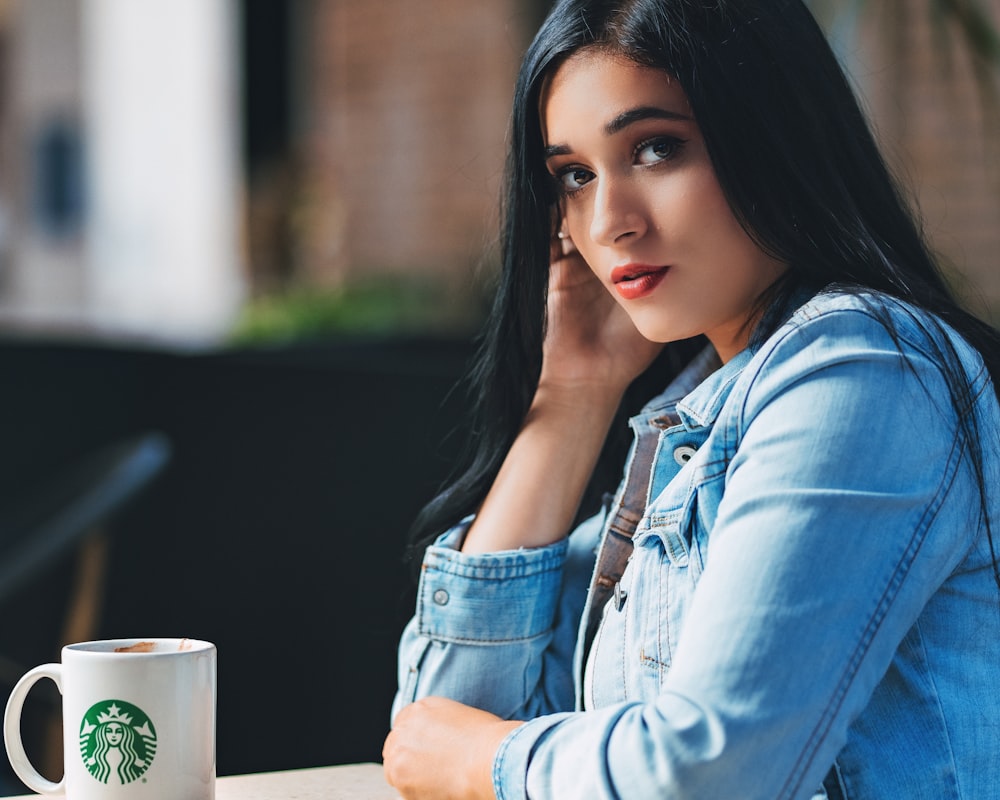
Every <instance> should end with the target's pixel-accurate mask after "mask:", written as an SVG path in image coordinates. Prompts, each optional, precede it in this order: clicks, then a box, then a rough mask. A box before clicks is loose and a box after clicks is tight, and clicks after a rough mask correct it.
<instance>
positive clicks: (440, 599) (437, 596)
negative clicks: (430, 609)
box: [432, 589, 448, 606]
mask: <svg viewBox="0 0 1000 800" xmlns="http://www.w3.org/2000/svg"><path fill="white" fill-rule="evenodd" d="M432 597H433V600H434V602H435V603H437V604H438V605H439V606H445V605H448V593H447V592H446V591H445V590H444V589H438V590H437V591H436V592H434V594H433V596H432Z"/></svg>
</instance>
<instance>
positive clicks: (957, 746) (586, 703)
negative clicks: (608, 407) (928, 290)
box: [394, 293, 1000, 800]
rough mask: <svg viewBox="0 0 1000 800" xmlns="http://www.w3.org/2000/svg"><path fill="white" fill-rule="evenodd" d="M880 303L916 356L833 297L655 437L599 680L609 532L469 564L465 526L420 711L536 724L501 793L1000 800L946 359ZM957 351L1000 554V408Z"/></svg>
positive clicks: (999, 610) (991, 625) (405, 683)
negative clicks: (603, 559)
mask: <svg viewBox="0 0 1000 800" xmlns="http://www.w3.org/2000/svg"><path fill="white" fill-rule="evenodd" d="M875 299H876V302H878V303H880V304H881V305H882V307H883V308H884V309H886V310H887V311H888V313H890V314H891V315H892V318H893V320H894V322H895V326H896V329H897V333H898V344H897V342H896V341H894V340H893V338H892V337H891V336H890V335H889V333H888V332H887V331H886V328H885V327H884V326H883V324H882V323H881V322H879V321H878V320H877V319H875V318H874V316H873V315H872V313H871V312H870V310H869V309H868V308H867V306H866V305H865V304H864V303H863V302H862V301H860V300H859V299H857V298H854V297H850V296H846V295H838V294H835V293H828V294H820V295H817V296H816V297H815V298H813V299H812V300H810V301H809V302H808V303H806V304H805V305H804V306H803V307H801V308H800V309H799V310H798V311H797V312H796V313H795V314H794V315H793V316H792V317H791V318H790V320H789V321H788V322H787V323H786V324H785V325H783V326H782V327H781V328H780V329H779V330H778V331H777V332H776V333H775V334H774V335H773V336H772V337H771V338H770V339H769V340H768V341H767V342H766V343H765V344H764V345H763V346H762V347H761V348H760V349H758V350H757V351H756V352H753V353H751V352H749V351H748V352H744V353H742V354H740V355H739V356H737V357H736V358H734V359H733V360H731V361H730V362H729V363H727V364H726V365H725V366H723V367H721V368H720V369H718V370H717V371H716V372H715V373H714V374H712V375H711V376H709V377H708V378H707V379H706V380H705V381H704V382H702V383H701V384H700V385H699V386H698V388H696V389H695V390H694V391H693V392H691V393H690V394H688V395H687V396H686V397H685V398H683V399H682V400H681V401H680V402H677V403H676V404H674V403H673V402H670V403H668V402H667V398H666V397H661V398H658V399H656V400H654V401H653V402H652V403H651V404H650V405H649V407H648V408H647V409H646V410H645V411H644V412H643V414H641V415H640V416H639V417H638V418H637V419H636V420H633V427H635V426H636V425H641V424H643V422H644V420H648V419H651V418H652V417H653V416H660V415H662V413H663V412H664V410H669V411H671V412H673V413H674V414H675V415H676V419H677V420H678V421H677V424H675V425H672V426H671V427H668V428H667V429H665V430H663V431H662V432H661V433H660V434H659V441H658V445H657V451H656V456H655V458H654V462H653V466H652V471H651V481H650V489H649V502H648V506H647V509H646V512H645V514H644V515H643V518H642V520H641V522H640V523H639V527H638V529H637V531H636V533H635V536H634V538H633V543H634V551H633V554H632V557H631V559H630V561H629V563H628V566H627V568H626V569H625V572H624V575H623V576H622V578H621V581H620V587H619V590H620V591H619V593H618V599H617V601H612V602H609V603H607V605H606V606H605V608H604V609H603V610H602V613H603V617H602V620H601V624H600V627H599V629H598V632H597V634H596V637H595V639H594V641H593V644H592V645H591V646H590V648H589V651H587V653H588V654H587V657H586V664H585V665H584V664H583V663H582V662H583V660H584V659H583V652H584V648H583V646H582V643H579V642H578V638H579V636H578V632H579V629H580V627H581V626H580V620H581V618H584V617H585V615H586V614H587V613H588V610H587V586H588V583H589V576H590V572H591V570H592V569H593V564H594V556H595V549H596V548H597V547H598V546H599V545H600V542H601V541H602V539H603V537H604V535H605V534H604V521H605V518H606V516H607V515H606V514H601V515H598V517H595V518H594V519H592V520H589V521H588V522H587V523H585V524H584V525H582V526H581V527H580V528H579V529H578V530H576V531H574V532H573V534H572V535H571V536H570V537H569V539H568V541H566V542H562V543H560V544H557V545H553V546H552V547H548V548H541V549H537V550H519V551H515V552H504V553H496V554H491V555H486V556H482V555H480V556H466V555H463V554H460V553H458V552H457V551H456V550H455V548H457V547H458V546H459V544H460V542H461V539H462V535H463V534H464V531H465V530H466V527H467V525H468V521H465V522H464V523H463V524H462V525H459V526H458V527H456V528H455V529H453V530H452V531H449V532H448V533H447V534H445V536H444V537H442V539H441V540H439V541H438V542H437V543H436V545H435V546H433V547H431V548H430V549H429V550H428V552H427V556H426V559H425V564H424V570H423V575H422V579H421V585H420V591H419V597H418V604H417V613H416V616H415V617H414V618H413V620H412V621H411V622H410V624H409V626H408V627H407V629H406V631H405V632H404V635H403V638H402V641H401V644H400V654H399V670H400V690H399V693H398V695H397V697H396V702H395V705H394V713H395V711H397V710H398V709H399V708H400V707H402V706H403V705H405V704H406V703H408V702H411V701H413V700H414V699H416V698H418V697H422V696H426V695H431V694H434V695H444V696H448V697H452V698H454V699H456V700H459V701H462V702H465V703H469V704H471V705H475V706H478V707H480V708H485V709H488V710H490V711H493V712H494V713H497V714H499V715H501V716H503V717H506V718H514V719H528V720H531V721H530V722H528V723H527V724H526V725H523V726H521V727H520V728H518V729H517V730H515V731H514V732H513V733H512V734H511V735H510V736H508V737H507V739H506V740H505V741H504V743H503V745H502V746H501V748H500V750H499V752H498V753H497V756H496V758H495V761H494V786H495V790H496V793H497V797H498V798H501V799H502V800H514V799H515V798H517V799H520V798H560V799H562V798H573V799H574V800H577V799H579V798H628V800H640V799H641V798H697V800H717V799H718V798H736V797H738V798H743V799H745V800H751V799H752V798H760V799H761V800H775V798H808V797H811V796H812V795H813V793H814V792H815V791H816V790H817V788H818V787H820V786H821V785H825V786H826V790H827V791H828V793H829V796H830V797H831V798H846V799H847V800H851V799H852V798H866V799H869V798H870V799H876V798H877V799H878V800H885V799H886V798H889V799H890V800H893V799H895V798H899V799H900V800H903V798H905V800H921V799H922V798H926V799H927V800H952V799H953V798H954V799H957V798H963V799H964V800H983V799H984V798H1000V702H998V698H1000V593H998V590H997V586H996V584H995V583H994V580H993V575H992V570H991V554H990V549H989V546H988V542H987V538H986V535H985V526H984V525H983V522H982V520H981V518H980V516H979V508H980V501H979V494H978V490H977V485H976V482H975V479H974V476H973V474H972V470H971V468H970V464H969V461H968V458H967V454H965V453H963V452H962V451H961V449H960V448H959V447H958V445H957V436H956V415H955V412H954V410H953V407H952V404H951V402H950V400H949V395H948V390H947V387H946V384H945V382H944V379H943V376H942V374H941V371H940V368H939V363H940V359H939V357H938V356H937V355H936V354H935V353H936V348H939V347H941V346H942V341H941V340H940V337H937V336H935V335H933V334H928V333H927V332H926V331H925V330H923V329H922V328H921V326H919V325H918V324H917V323H916V322H915V320H916V319H918V318H919V314H917V315H915V314H914V313H912V312H911V311H909V310H908V309H907V308H906V307H905V306H902V305H901V304H898V303H896V302H894V301H890V300H886V299H884V298H875ZM950 341H951V344H952V345H953V346H954V347H955V348H956V349H957V351H958V353H959V355H960V357H961V359H962V362H963V364H964V366H965V369H966V371H967V374H968V375H969V377H970V379H971V381H972V384H973V387H974V391H975V392H976V393H977V398H978V399H977V406H976V413H977V414H978V420H979V425H980V433H981V438H982V446H983V457H984V467H985V472H986V474H985V484H986V487H987V492H988V497H987V502H988V512H989V514H990V516H991V519H992V521H993V524H994V530H995V537H996V538H997V540H998V541H1000V491H998V489H997V487H1000V452H998V450H1000V410H998V407H997V403H996V399H995V396H994V393H993V390H992V386H991V384H990V382H989V379H988V376H987V375H986V373H985V370H984V369H983V366H982V363H981V360H980V359H979V357H978V355H977V354H976V353H974V352H973V351H972V350H971V349H970V348H968V347H967V346H966V345H965V344H964V343H963V342H962V341H961V340H960V339H959V338H958V337H957V336H953V337H951V339H950ZM901 351H902V352H901ZM665 406H669V408H666V409H665ZM613 510H614V509H613V508H612V509H611V511H612V512H613ZM574 653H575V654H576V666H575V667H574Z"/></svg>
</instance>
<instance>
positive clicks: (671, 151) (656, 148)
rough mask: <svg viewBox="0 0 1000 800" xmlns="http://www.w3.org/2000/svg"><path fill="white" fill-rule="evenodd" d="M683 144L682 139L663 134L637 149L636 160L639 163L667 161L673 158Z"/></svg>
mask: <svg viewBox="0 0 1000 800" xmlns="http://www.w3.org/2000/svg"><path fill="white" fill-rule="evenodd" d="M682 144H683V142H681V140H680V139H674V138H672V137H667V136H661V137H659V138H656V139H650V140H649V141H647V142H643V143H642V144H640V145H639V146H638V147H637V148H636V149H635V160H636V163H639V164H656V163H659V162H660V161H667V160H668V159H670V158H673V157H674V156H675V155H676V154H677V151H678V149H679V148H680V146H681V145H682Z"/></svg>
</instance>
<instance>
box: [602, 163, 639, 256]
mask: <svg viewBox="0 0 1000 800" xmlns="http://www.w3.org/2000/svg"><path fill="white" fill-rule="evenodd" d="M595 188H596V189H597V192H596V194H595V197H594V206H593V217H592V218H591V221H590V236H591V239H593V240H594V242H595V243H597V244H599V245H604V246H610V245H614V244H620V243H621V241H622V240H623V239H624V238H627V237H632V238H639V237H641V236H642V235H643V234H644V233H645V232H646V228H647V225H646V216H645V214H644V213H643V206H642V203H641V202H640V201H639V198H638V197H636V196H635V193H634V187H631V186H630V185H629V182H628V181H627V180H625V179H620V178H619V179H616V178H607V177H606V178H605V179H604V180H601V179H598V182H597V186H596V187H595Z"/></svg>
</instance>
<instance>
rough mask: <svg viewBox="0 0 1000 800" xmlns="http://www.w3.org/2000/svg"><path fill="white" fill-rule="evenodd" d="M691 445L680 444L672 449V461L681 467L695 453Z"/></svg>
mask: <svg viewBox="0 0 1000 800" xmlns="http://www.w3.org/2000/svg"><path fill="white" fill-rule="evenodd" d="M697 452H698V451H697V450H695V448H693V447H688V445H686V444H685V445H681V446H680V447H678V448H677V449H676V450H674V461H676V462H677V463H678V464H680V465H681V466H682V467H683V466H684V465H685V464H687V463H688V461H690V460H691V457H692V456H693V455H694V454H695V453H697Z"/></svg>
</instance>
